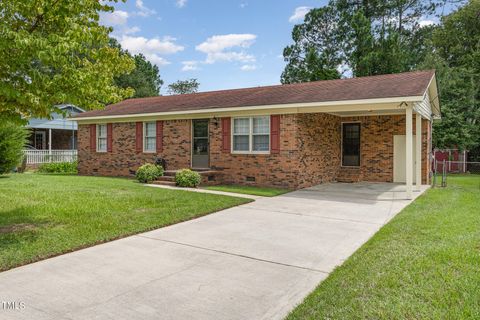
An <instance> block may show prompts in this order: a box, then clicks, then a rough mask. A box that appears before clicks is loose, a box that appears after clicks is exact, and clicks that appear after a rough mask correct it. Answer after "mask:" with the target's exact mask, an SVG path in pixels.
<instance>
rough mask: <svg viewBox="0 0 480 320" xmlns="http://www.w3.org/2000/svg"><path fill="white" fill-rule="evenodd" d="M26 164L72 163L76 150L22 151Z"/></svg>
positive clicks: (74, 159) (75, 156) (75, 158)
mask: <svg viewBox="0 0 480 320" xmlns="http://www.w3.org/2000/svg"><path fill="white" fill-rule="evenodd" d="M23 152H24V154H25V156H26V157H27V164H41V163H49V162H73V161H76V160H77V150H51V151H49V150H23Z"/></svg>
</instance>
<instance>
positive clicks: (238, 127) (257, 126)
mask: <svg viewBox="0 0 480 320" xmlns="http://www.w3.org/2000/svg"><path fill="white" fill-rule="evenodd" d="M232 139H233V143H232V151H233V152H238V153H268V152H269V151H270V117H268V116H267V117H249V118H234V119H233V137H232Z"/></svg>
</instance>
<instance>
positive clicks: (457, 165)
mask: <svg viewBox="0 0 480 320" xmlns="http://www.w3.org/2000/svg"><path fill="white" fill-rule="evenodd" d="M432 169H433V177H432V185H433V187H446V186H447V181H448V176H449V175H457V174H476V175H480V162H473V161H464V160H462V161H447V160H443V161H438V160H436V159H434V160H433V166H432Z"/></svg>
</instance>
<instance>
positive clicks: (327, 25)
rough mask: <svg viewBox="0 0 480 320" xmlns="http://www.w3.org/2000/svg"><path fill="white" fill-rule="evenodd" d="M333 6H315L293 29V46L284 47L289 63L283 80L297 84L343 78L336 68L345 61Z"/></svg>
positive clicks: (286, 59)
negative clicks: (341, 53) (302, 21)
mask: <svg viewBox="0 0 480 320" xmlns="http://www.w3.org/2000/svg"><path fill="white" fill-rule="evenodd" d="M337 19H338V17H337V15H336V12H335V10H334V8H333V7H331V6H326V7H323V8H318V9H312V10H311V11H310V12H309V13H308V14H307V15H306V16H305V22H304V23H302V24H298V25H296V26H295V27H294V28H293V31H292V38H293V42H294V44H293V45H290V46H288V47H286V48H285V49H284V50H283V57H284V59H285V61H286V62H287V65H286V67H285V70H284V71H283V73H282V76H281V82H282V83H295V82H305V81H315V80H328V79H338V78H340V73H339V72H338V71H337V69H338V66H339V65H340V64H341V63H342V58H341V56H340V54H339V52H340V47H339V44H338V42H337V35H336V28H335V25H336V21H337Z"/></svg>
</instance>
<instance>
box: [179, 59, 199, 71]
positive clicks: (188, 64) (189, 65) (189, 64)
mask: <svg viewBox="0 0 480 320" xmlns="http://www.w3.org/2000/svg"><path fill="white" fill-rule="evenodd" d="M198 64H199V61H193V60H191V61H182V65H183V67H182V71H195V70H198Z"/></svg>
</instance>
